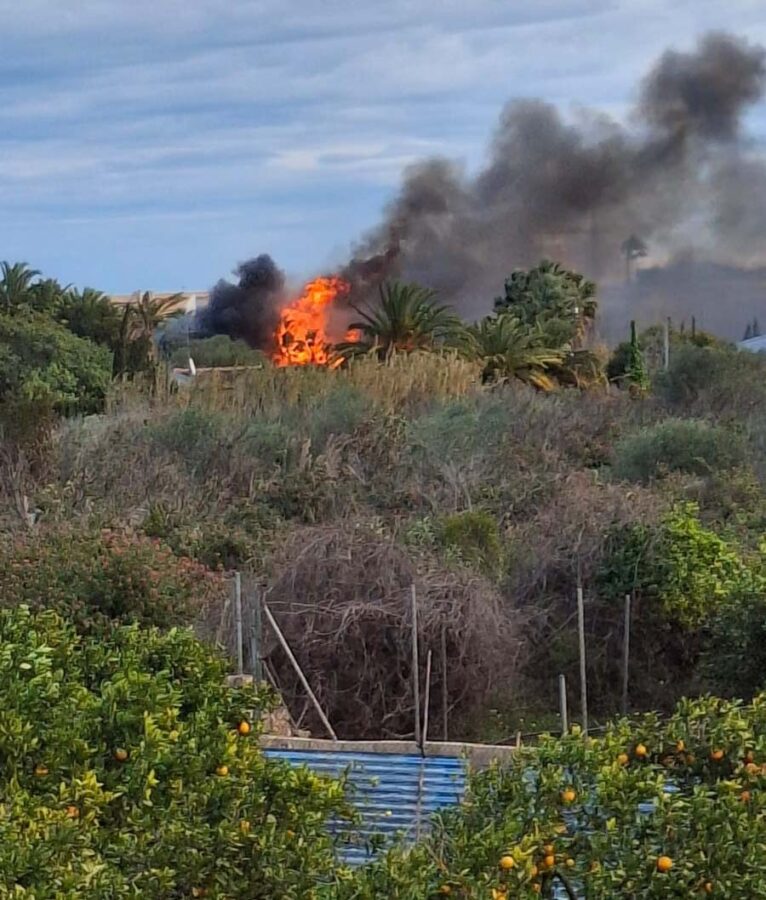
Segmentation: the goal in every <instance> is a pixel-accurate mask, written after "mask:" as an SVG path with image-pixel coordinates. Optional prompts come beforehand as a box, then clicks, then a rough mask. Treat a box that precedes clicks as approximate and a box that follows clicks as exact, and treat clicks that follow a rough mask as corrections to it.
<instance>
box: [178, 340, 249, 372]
mask: <svg viewBox="0 0 766 900" xmlns="http://www.w3.org/2000/svg"><path fill="white" fill-rule="evenodd" d="M189 357H191V358H192V359H193V360H194V365H195V366H196V367H197V368H198V369H203V368H217V367H221V366H262V365H263V364H264V363H265V362H266V361H267V358H266V356H265V355H264V354H263V353H262V352H261V351H260V350H253V348H252V347H250V346H248V344H246V343H245V342H244V341H233V340H232V339H231V338H230V337H228V336H227V335H225V334H217V335H215V336H214V337H209V338H195V339H194V340H192V341H190V342H189V343H188V344H184V345H183V346H179V347H176V348H175V349H174V350H173V352H172V354H171V357H170V361H171V363H172V364H173V365H175V366H183V367H186V366H188V365H189Z"/></svg>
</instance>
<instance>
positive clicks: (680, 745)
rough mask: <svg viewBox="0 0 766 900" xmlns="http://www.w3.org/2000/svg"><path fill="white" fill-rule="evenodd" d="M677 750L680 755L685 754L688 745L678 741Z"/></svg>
mask: <svg viewBox="0 0 766 900" xmlns="http://www.w3.org/2000/svg"><path fill="white" fill-rule="evenodd" d="M676 750H677V751H678V752H679V753H683V752H684V750H686V744H685V743H684V742H683V741H677V742H676Z"/></svg>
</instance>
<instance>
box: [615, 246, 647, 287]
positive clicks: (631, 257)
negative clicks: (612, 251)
mask: <svg viewBox="0 0 766 900" xmlns="http://www.w3.org/2000/svg"><path fill="white" fill-rule="evenodd" d="M620 249H621V250H622V255H623V256H624V257H625V280H626V281H627V282H630V280H631V278H632V275H633V266H632V265H631V263H634V262H635V261H636V260H637V259H641V258H642V257H644V256H646V255H647V253H648V252H649V248H648V247H647V246H646V244H645V243H644V242H643V241H642V240H641V238H640V237H637V236H636V235H635V234H631V236H630V237H629V238H627V239H626V240H624V241H623V242H622V245H621V247H620Z"/></svg>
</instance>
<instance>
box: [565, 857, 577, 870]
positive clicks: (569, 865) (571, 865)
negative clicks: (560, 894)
mask: <svg viewBox="0 0 766 900" xmlns="http://www.w3.org/2000/svg"><path fill="white" fill-rule="evenodd" d="M566 866H567V869H574V867H575V861H574V860H573V859H572V857H571V856H570V857H569V859H568V860H567V862H566Z"/></svg>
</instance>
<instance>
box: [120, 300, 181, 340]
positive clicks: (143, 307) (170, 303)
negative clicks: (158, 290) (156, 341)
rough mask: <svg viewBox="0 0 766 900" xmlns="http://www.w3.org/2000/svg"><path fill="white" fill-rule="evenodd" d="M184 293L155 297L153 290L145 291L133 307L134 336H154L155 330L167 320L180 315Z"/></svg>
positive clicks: (132, 329)
mask: <svg viewBox="0 0 766 900" xmlns="http://www.w3.org/2000/svg"><path fill="white" fill-rule="evenodd" d="M182 299H183V295H182V294H173V295H172V296H170V297H155V296H154V294H152V293H151V291H145V292H144V293H143V294H142V295H141V297H140V298H139V300H138V302H137V303H134V304H132V305H131V308H132V328H131V331H132V335H133V337H134V338H142V337H153V336H154V333H155V331H156V330H157V329H158V328H159V327H160V325H161V324H162V323H163V322H164V321H165V320H166V319H170V318H173V317H174V316H178V315H180V314H181V313H182V312H183V310H182V309H181V308H180V305H179V304H180V302H181V300H182Z"/></svg>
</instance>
